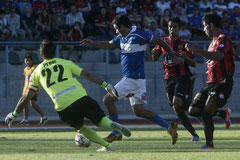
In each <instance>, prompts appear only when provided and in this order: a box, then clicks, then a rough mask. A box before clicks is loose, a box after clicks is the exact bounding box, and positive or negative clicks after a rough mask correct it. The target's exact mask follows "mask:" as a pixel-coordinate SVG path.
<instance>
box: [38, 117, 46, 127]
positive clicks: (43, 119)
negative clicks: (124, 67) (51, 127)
mask: <svg viewBox="0 0 240 160" xmlns="http://www.w3.org/2000/svg"><path fill="white" fill-rule="evenodd" d="M47 121H48V118H47V117H43V118H42V117H41V118H40V122H39V124H40V125H44V124H45V123H47Z"/></svg>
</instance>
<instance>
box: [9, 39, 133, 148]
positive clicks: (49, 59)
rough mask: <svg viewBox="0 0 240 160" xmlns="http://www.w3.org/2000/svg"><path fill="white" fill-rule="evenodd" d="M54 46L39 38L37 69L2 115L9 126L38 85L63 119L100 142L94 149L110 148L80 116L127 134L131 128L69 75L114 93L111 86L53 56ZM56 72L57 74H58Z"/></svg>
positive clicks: (88, 136) (91, 139) (72, 64)
mask: <svg viewBox="0 0 240 160" xmlns="http://www.w3.org/2000/svg"><path fill="white" fill-rule="evenodd" d="M55 50H56V48H55V46H54V44H53V43H52V42H49V41H46V40H44V41H43V42H42V44H41V46H40V55H41V57H42V59H43V62H42V63H41V64H39V65H38V67H37V70H36V71H35V72H34V73H33V74H32V76H31V77H32V78H31V79H32V80H31V83H30V88H31V89H30V90H29V91H28V92H27V94H26V95H25V96H23V97H21V98H20V99H19V103H18V104H17V105H16V108H15V110H14V111H13V112H11V113H9V114H8V115H7V116H6V118H5V122H6V123H7V124H8V126H9V127H11V124H12V123H13V122H14V121H15V120H16V118H17V117H18V115H19V113H20V112H21V111H22V110H23V109H24V108H25V107H26V106H27V104H28V103H29V101H30V100H31V98H32V97H33V96H34V95H35V94H36V93H37V92H38V90H39V88H40V86H42V87H43V88H44V89H45V90H46V92H47V93H48V95H49V96H50V97H51V99H52V101H53V103H54V104H55V107H54V108H55V110H56V111H57V113H58V115H59V118H60V119H61V120H62V121H63V122H65V123H67V124H68V125H69V126H71V127H73V128H75V129H76V130H77V131H78V132H79V133H81V134H83V135H84V136H85V137H87V138H88V139H89V140H90V141H92V142H95V143H97V144H99V145H101V146H102V148H100V149H98V150H97V152H104V151H105V152H106V151H114V147H112V145H111V144H110V143H108V142H106V141H104V140H103V139H102V138H101V137H99V135H98V134H97V133H96V132H95V131H94V130H93V129H90V128H88V127H86V126H85V125H84V118H88V119H89V120H91V121H92V122H93V123H94V124H96V125H97V126H99V127H102V128H108V129H113V130H116V131H119V132H121V133H122V134H123V135H125V136H127V137H130V136H131V131H130V130H129V129H128V128H126V127H124V126H122V125H120V124H118V123H116V122H112V121H111V120H110V119H109V118H107V117H106V115H105V113H104V112H103V110H102V109H101V107H100V106H99V105H98V103H97V102H96V101H95V100H93V99H92V98H91V97H89V96H88V95H87V92H86V90H85V89H84V88H83V87H82V85H81V83H79V82H78V80H77V79H76V78H75V77H74V76H73V75H77V76H80V77H83V78H84V79H86V80H88V81H90V82H93V83H96V84H99V85H101V86H102V87H103V88H105V89H106V90H107V92H109V93H110V94H111V95H112V96H116V95H115V91H114V88H113V87H112V86H111V85H110V84H108V83H107V82H105V81H103V80H101V79H100V78H98V77H96V76H94V75H92V74H90V73H88V72H86V71H85V70H83V69H82V68H81V67H79V66H77V65H76V64H74V63H73V62H72V61H67V60H63V59H59V58H56V53H55ZM63 71H64V72H63ZM48 73H49V74H52V75H54V76H52V77H51V80H52V81H51V82H52V83H46V82H48V81H47V80H48V75H49V74H48ZM59 74H60V75H61V77H60V78H59V76H58V75H59ZM49 86H54V87H49ZM61 91H65V92H61ZM59 94H60V95H59ZM83 111H84V112H83Z"/></svg>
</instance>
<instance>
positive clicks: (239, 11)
mask: <svg viewBox="0 0 240 160" xmlns="http://www.w3.org/2000/svg"><path fill="white" fill-rule="evenodd" d="M231 19H232V21H233V23H234V24H235V26H236V27H237V29H238V30H239V31H240V7H237V6H236V7H234V8H233V11H232V16H231Z"/></svg>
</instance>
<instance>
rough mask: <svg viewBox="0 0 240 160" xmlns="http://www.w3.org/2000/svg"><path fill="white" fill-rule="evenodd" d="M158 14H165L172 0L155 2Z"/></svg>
mask: <svg viewBox="0 0 240 160" xmlns="http://www.w3.org/2000/svg"><path fill="white" fill-rule="evenodd" d="M155 8H156V16H163V12H164V11H165V9H170V1H168V2H166V1H165V0H157V1H156V3H155Z"/></svg>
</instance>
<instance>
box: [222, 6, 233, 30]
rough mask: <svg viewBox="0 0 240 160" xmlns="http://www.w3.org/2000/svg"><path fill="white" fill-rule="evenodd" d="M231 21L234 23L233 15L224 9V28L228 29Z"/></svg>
mask: <svg viewBox="0 0 240 160" xmlns="http://www.w3.org/2000/svg"><path fill="white" fill-rule="evenodd" d="M230 23H233V22H232V20H231V17H230V15H229V12H227V11H223V15H222V25H223V29H224V30H226V29H228V26H229V24H230Z"/></svg>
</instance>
